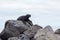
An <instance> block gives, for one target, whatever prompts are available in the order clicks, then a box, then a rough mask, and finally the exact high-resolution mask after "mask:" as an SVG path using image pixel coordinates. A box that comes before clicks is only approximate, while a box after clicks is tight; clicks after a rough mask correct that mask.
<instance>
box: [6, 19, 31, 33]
mask: <svg viewBox="0 0 60 40" xmlns="http://www.w3.org/2000/svg"><path fill="white" fill-rule="evenodd" d="M7 22H8V24H7V25H6V28H7V29H9V30H10V29H12V30H14V28H15V29H17V30H18V31H20V33H22V32H24V31H25V30H27V29H30V27H28V26H26V25H25V24H24V23H23V22H22V21H17V20H9V21H7ZM22 29H23V30H22Z"/></svg>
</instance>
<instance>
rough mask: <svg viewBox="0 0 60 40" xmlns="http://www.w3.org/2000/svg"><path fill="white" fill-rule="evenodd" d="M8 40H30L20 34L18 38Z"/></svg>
mask: <svg viewBox="0 0 60 40" xmlns="http://www.w3.org/2000/svg"><path fill="white" fill-rule="evenodd" d="M8 40H30V39H29V37H28V36H26V35H24V34H21V35H20V36H19V37H11V38H9V39H8Z"/></svg>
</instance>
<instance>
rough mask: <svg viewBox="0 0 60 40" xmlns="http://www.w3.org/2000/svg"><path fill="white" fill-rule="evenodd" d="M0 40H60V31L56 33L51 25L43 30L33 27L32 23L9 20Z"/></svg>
mask: <svg viewBox="0 0 60 40" xmlns="http://www.w3.org/2000/svg"><path fill="white" fill-rule="evenodd" d="M31 24H32V25H31ZM0 40H60V29H58V30H56V31H55V32H54V31H53V29H52V28H51V26H49V25H48V26H46V27H45V28H42V27H41V26H39V25H37V24H36V25H33V23H32V21H29V23H28V22H27V21H26V22H24V21H21V20H8V21H6V23H5V28H4V30H3V31H2V32H1V33H0Z"/></svg>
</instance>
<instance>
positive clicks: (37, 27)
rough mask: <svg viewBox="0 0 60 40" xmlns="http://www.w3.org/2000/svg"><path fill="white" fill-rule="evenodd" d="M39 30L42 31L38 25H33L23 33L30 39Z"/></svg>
mask: <svg viewBox="0 0 60 40" xmlns="http://www.w3.org/2000/svg"><path fill="white" fill-rule="evenodd" d="M39 29H42V27H41V26H39V25H33V26H31V29H28V30H27V31H25V32H24V34H25V35H27V36H28V37H30V38H32V37H34V35H35V34H36V32H37V31H38V30H39Z"/></svg>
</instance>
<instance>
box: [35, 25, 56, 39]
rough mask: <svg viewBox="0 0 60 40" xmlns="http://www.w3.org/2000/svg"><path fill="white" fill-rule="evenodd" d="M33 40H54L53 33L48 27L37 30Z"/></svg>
mask: <svg viewBox="0 0 60 40" xmlns="http://www.w3.org/2000/svg"><path fill="white" fill-rule="evenodd" d="M34 39H35V40H56V38H55V35H54V32H53V30H52V28H51V27H50V26H46V27H45V28H44V29H39V30H38V32H37V34H36V35H35V37H34Z"/></svg>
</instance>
